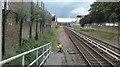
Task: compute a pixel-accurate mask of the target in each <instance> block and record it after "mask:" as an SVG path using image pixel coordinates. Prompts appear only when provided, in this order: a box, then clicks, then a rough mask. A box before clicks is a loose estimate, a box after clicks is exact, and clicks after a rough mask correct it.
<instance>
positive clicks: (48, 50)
mask: <svg viewBox="0 0 120 67" xmlns="http://www.w3.org/2000/svg"><path fill="white" fill-rule="evenodd" d="M47 46H48V48H47V49H46V51H44V48H45V47H47ZM41 48H43V53H42V54H41V55H40V56H38V53H39V52H38V50H39V49H41ZM50 49H51V42H50V43H48V44H45V45H43V46H40V47H37V48H34V49H31V50H29V51H26V52H23V53H21V54H18V55H16V56H13V57H11V58H8V59H6V60H3V61H0V66H2V65H4V64H5V63H8V62H11V61H13V60H15V59H17V58H20V57H22V66H23V67H24V63H25V60H24V59H25V55H26V54H29V53H31V52H34V51H36V59H35V60H34V61H33V62H34V63H35V62H36V64H37V65H38V59H40V58H41V57H42V56H44V54H46V53H47V52H49V53H48V54H47V55H50ZM45 58H46V57H45ZM45 58H43V61H44V59H45ZM45 60H46V59H45ZM33 62H32V64H33ZM40 64H41V63H40ZM42 64H43V63H42ZM29 66H31V64H29ZM29 66H28V67H29Z"/></svg>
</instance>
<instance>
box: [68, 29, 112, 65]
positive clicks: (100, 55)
mask: <svg viewBox="0 0 120 67" xmlns="http://www.w3.org/2000/svg"><path fill="white" fill-rule="evenodd" d="M68 30H70V29H68ZM71 32H73V31H71ZM74 34H75V33H74ZM75 36H76V35H75ZM76 38H79V36H78V35H77V36H76ZM79 39H80V38H79ZM76 40H77V39H76ZM84 43H85V44H87V43H86V42H84ZM82 46H83V45H82ZM87 46H88V47H89V48H90V49H92V50H93V51H94V52H96V53H97V54H98V55H99V56H100V57H101V58H103V59H104V60H105V61H106V62H108V63H109V64H110V65H112V66H113V64H112V63H111V62H109V61H108V60H107V59H106V58H105V57H103V56H102V55H101V54H100V53H98V52H97V51H95V50H94V49H93V48H92V47H90V46H89V45H87Z"/></svg>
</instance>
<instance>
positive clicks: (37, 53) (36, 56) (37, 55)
mask: <svg viewBox="0 0 120 67" xmlns="http://www.w3.org/2000/svg"><path fill="white" fill-rule="evenodd" d="M37 58H38V50H37V51H36V59H37ZM36 66H37V67H38V61H36Z"/></svg>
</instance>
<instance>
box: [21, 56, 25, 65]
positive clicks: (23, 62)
mask: <svg viewBox="0 0 120 67" xmlns="http://www.w3.org/2000/svg"><path fill="white" fill-rule="evenodd" d="M24 65H25V56H24V55H23V56H22V67H24Z"/></svg>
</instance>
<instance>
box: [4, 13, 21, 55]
mask: <svg viewBox="0 0 120 67" xmlns="http://www.w3.org/2000/svg"><path fill="white" fill-rule="evenodd" d="M14 16H15V14H13V13H9V14H8V15H7V22H6V24H5V55H7V54H12V53H15V52H16V51H17V50H18V49H19V37H20V36H19V34H20V23H18V22H16V19H15V17H14Z"/></svg>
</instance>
